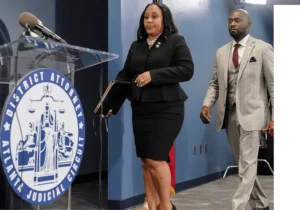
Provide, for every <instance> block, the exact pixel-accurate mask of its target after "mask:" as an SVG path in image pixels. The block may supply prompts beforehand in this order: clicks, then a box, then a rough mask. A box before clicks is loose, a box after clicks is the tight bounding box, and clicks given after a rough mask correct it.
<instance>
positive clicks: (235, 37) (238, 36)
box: [229, 30, 246, 40]
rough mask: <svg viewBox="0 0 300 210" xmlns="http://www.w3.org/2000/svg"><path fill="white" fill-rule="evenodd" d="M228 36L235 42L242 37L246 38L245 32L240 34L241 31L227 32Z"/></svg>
mask: <svg viewBox="0 0 300 210" xmlns="http://www.w3.org/2000/svg"><path fill="white" fill-rule="evenodd" d="M229 34H230V36H231V37H232V38H234V39H237V40H241V39H242V38H243V37H245V36H246V32H241V31H230V30H229Z"/></svg>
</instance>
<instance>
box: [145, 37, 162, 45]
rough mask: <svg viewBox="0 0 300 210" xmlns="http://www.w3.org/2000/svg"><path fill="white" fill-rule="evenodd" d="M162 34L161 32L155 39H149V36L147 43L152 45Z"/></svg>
mask: <svg viewBox="0 0 300 210" xmlns="http://www.w3.org/2000/svg"><path fill="white" fill-rule="evenodd" d="M159 36H160V34H159V35H158V36H157V37H156V38H155V39H153V40H150V39H149V37H148V38H147V43H148V45H149V46H152V45H153V44H154V43H155V42H156V40H157V38H158V37H159Z"/></svg>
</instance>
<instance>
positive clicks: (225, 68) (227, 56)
mask: <svg viewBox="0 0 300 210" xmlns="http://www.w3.org/2000/svg"><path fill="white" fill-rule="evenodd" d="M231 49H232V42H230V43H228V44H227V48H226V49H225V51H224V58H225V59H224V66H223V72H224V84H225V88H227V84H228V69H229V62H230V61H229V60H230V54H231Z"/></svg>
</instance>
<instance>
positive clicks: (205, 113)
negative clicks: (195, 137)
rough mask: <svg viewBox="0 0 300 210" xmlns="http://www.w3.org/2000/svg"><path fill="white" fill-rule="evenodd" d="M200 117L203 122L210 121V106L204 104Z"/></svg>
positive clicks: (207, 122)
mask: <svg viewBox="0 0 300 210" xmlns="http://www.w3.org/2000/svg"><path fill="white" fill-rule="evenodd" d="M200 118H201V120H202V122H203V123H204V124H209V123H210V122H211V119H210V118H211V113H210V108H209V107H207V106H204V107H203V108H202V111H201V114H200Z"/></svg>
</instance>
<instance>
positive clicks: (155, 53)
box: [116, 3, 194, 210]
mask: <svg viewBox="0 0 300 210" xmlns="http://www.w3.org/2000/svg"><path fill="white" fill-rule="evenodd" d="M193 73H194V64H193V60H192V56H191V53H190V50H189V48H188V46H187V44H186V42H185V40H184V38H183V37H182V36H180V35H178V30H177V27H176V26H175V24H174V22H173V17H172V13H171V11H170V9H169V8H168V7H167V6H166V5H164V4H159V3H153V4H149V5H147V6H146V8H145V10H144V11H143V13H142V15H141V19H140V26H139V29H138V32H137V41H135V42H133V43H132V45H131V47H130V50H129V52H128V56H127V59H126V62H125V64H124V68H123V69H122V70H121V71H120V72H119V74H118V76H117V77H116V80H122V81H130V82H131V84H132V85H131V91H130V94H129V95H128V99H129V100H130V101H131V107H132V122H133V132H134V137H135V145H136V154H137V156H138V157H140V158H141V160H142V167H143V171H144V184H145V191H146V196H147V201H148V205H149V209H150V210H151V209H157V208H159V209H164V210H169V209H176V208H175V206H174V205H173V204H172V203H171V202H170V183H171V177H170V169H169V166H168V164H167V162H168V161H169V157H168V154H169V151H170V149H171V147H172V144H173V143H174V141H175V139H176V137H177V135H178V134H179V132H180V130H181V127H182V124H183V119H184V101H185V100H186V99H187V98H188V96H187V95H186V94H185V92H184V91H183V90H182V88H181V87H180V85H179V82H184V81H188V80H190V79H191V78H192V76H193Z"/></svg>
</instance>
